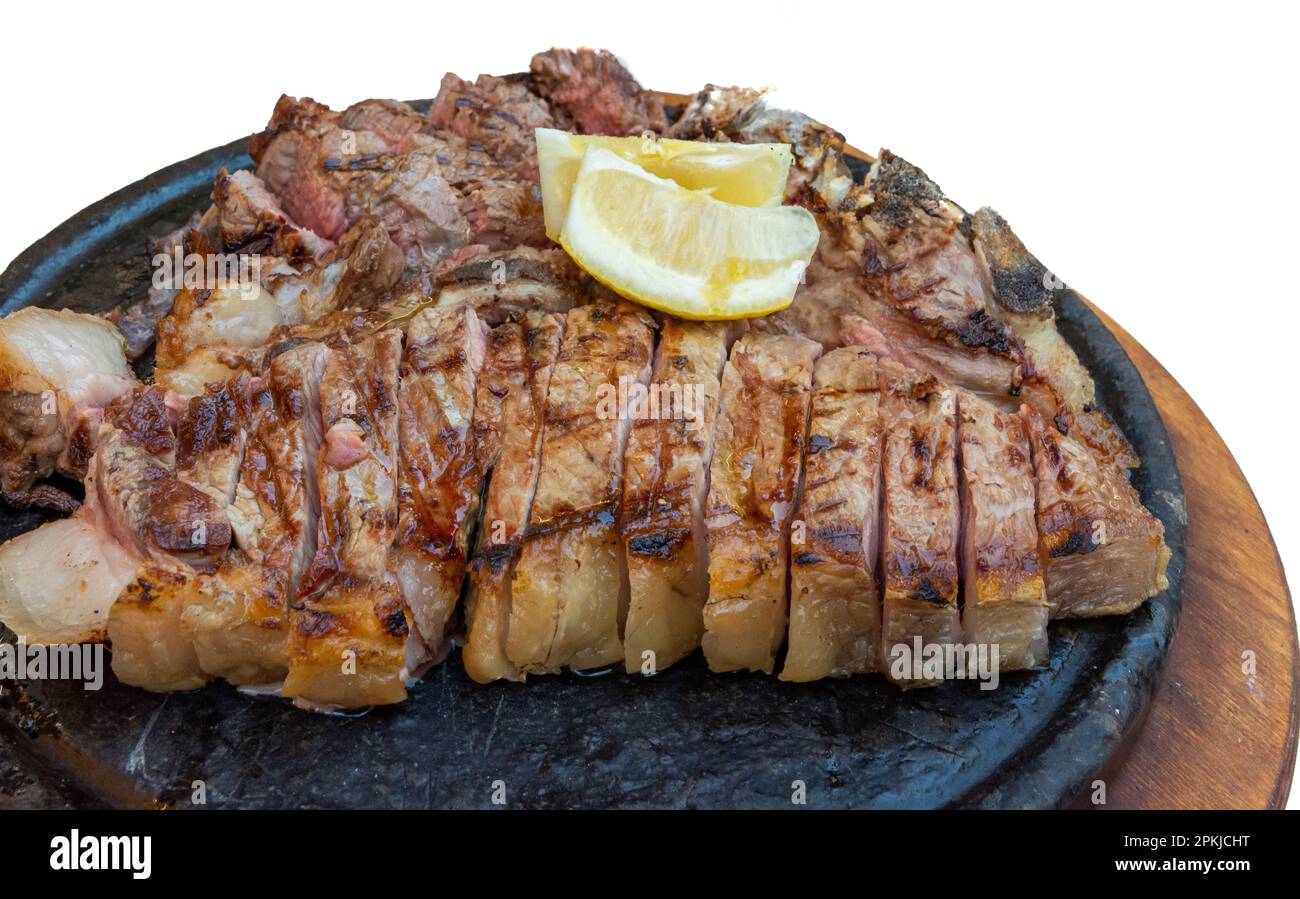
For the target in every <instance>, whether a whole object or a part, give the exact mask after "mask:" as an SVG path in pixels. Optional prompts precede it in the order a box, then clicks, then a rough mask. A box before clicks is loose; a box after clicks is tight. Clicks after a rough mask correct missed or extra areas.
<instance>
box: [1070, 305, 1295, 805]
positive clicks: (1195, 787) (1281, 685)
mask: <svg viewBox="0 0 1300 899" xmlns="http://www.w3.org/2000/svg"><path fill="white" fill-rule="evenodd" d="M1089 305H1090V306H1091V305H1092V304H1089ZM1092 309H1093V311H1094V312H1096V313H1097V315H1098V316H1100V318H1101V320H1102V321H1103V322H1104V323H1105V324H1106V326H1107V327H1108V328H1109V329H1110V330H1111V332H1112V333H1113V334H1114V335H1115V336H1116V337H1117V338H1118V339H1119V342H1120V344H1121V345H1122V346H1123V347H1124V350H1125V351H1126V352H1127V353H1128V355H1129V358H1131V359H1132V360H1133V362H1134V363H1135V364H1136V365H1137V367H1138V370H1139V371H1140V372H1141V373H1142V378H1143V379H1144V380H1145V381H1146V383H1147V387H1148V388H1149V389H1150V390H1151V395H1152V397H1153V398H1154V399H1155V402H1156V406H1158V407H1159V409H1160V415H1161V417H1163V418H1164V421H1165V427H1166V428H1167V429H1168V431H1169V435H1170V437H1171V438H1172V439H1173V442H1174V453H1175V454H1176V455H1177V457H1178V467H1179V469H1180V471H1181V472H1182V475H1183V490H1184V493H1185V495H1186V498H1187V521H1188V534H1187V571H1186V574H1185V575H1184V580H1183V608H1182V615H1181V617H1180V619H1179V623H1178V630H1177V632H1176V633H1175V635H1174V640H1173V644H1172V647H1171V649H1170V654H1169V658H1168V659H1167V660H1166V662H1165V671H1164V674H1163V675H1162V677H1161V681H1160V686H1159V688H1158V689H1157V691H1156V696H1155V700H1154V702H1153V703H1152V705H1151V709H1150V711H1149V713H1148V716H1147V721H1146V724H1145V725H1144V726H1143V727H1142V729H1141V730H1140V731H1139V732H1138V733H1137V735H1136V737H1135V738H1134V739H1133V740H1132V741H1131V743H1130V745H1129V746H1128V747H1127V749H1126V751H1123V752H1121V753H1120V754H1119V755H1118V756H1117V757H1116V759H1115V761H1114V762H1113V763H1112V764H1111V766H1110V767H1109V770H1108V771H1107V772H1105V773H1104V774H1103V775H1102V778H1103V779H1104V780H1105V781H1106V794H1107V795H1106V805H1105V807H1106V808H1140V809H1157V808H1215V809H1220V808H1284V807H1285V806H1286V799H1287V794H1288V793H1289V792H1290V789H1291V778H1292V772H1293V771H1294V768H1295V760H1296V738H1297V732H1298V726H1300V717H1298V715H1300V706H1298V705H1297V698H1298V697H1300V693H1298V692H1297V686H1298V685H1300V679H1297V649H1296V620H1295V612H1294V608H1293V606H1292V604H1291V591H1290V590H1289V589H1288V587H1287V583H1286V575H1285V574H1284V572H1283V570H1282V562H1281V559H1280V558H1279V557H1278V554H1277V547H1276V546H1275V545H1274V543H1273V537H1272V535H1271V534H1270V533H1269V530H1268V524H1267V523H1266V522H1265V521H1264V514H1263V513H1262V512H1261V511H1260V508H1259V503H1257V502H1256V501H1255V495H1254V493H1253V492H1252V491H1251V489H1250V485H1249V484H1248V483H1246V478H1245V476H1244V475H1243V474H1242V473H1241V469H1240V468H1239V467H1238V466H1237V463H1236V460H1234V459H1233V457H1232V453H1231V452H1230V451H1229V450H1228V447H1227V446H1226V445H1225V444H1224V442H1223V439H1222V438H1221V437H1220V436H1219V434H1218V432H1217V431H1215V430H1214V426H1213V425H1211V424H1210V422H1209V419H1207V418H1206V417H1205V414H1204V413H1203V412H1201V410H1200V408H1199V407H1198V406H1197V405H1196V403H1195V402H1194V401H1193V400H1192V398H1191V397H1190V396H1188V395H1187V392H1186V391H1185V390H1183V388H1182V387H1181V386H1179V384H1178V382H1177V381H1175V380H1174V379H1173V377H1172V376H1171V375H1170V374H1169V372H1167V371H1166V370H1165V368H1164V366H1162V365H1161V364H1160V363H1159V362H1158V361H1156V359H1155V357H1153V356H1152V355H1151V354H1150V353H1148V352H1147V351H1146V350H1145V349H1143V348H1142V346H1141V344H1139V343H1138V342H1137V341H1136V340H1134V339H1133V338H1132V337H1131V336H1130V335H1129V334H1128V333H1127V332H1126V331H1124V329H1123V328H1121V327H1120V326H1119V325H1117V324H1116V323H1115V321H1114V320H1113V319H1111V318H1110V317H1109V316H1107V315H1106V314H1105V313H1104V312H1102V311H1101V310H1099V309H1097V308H1096V306H1092ZM1246 652H1252V653H1254V660H1255V673H1254V676H1253V677H1251V676H1250V675H1249V674H1248V673H1246V672H1245V671H1243V665H1244V664H1245V661H1244V659H1243V653H1246ZM1082 804H1084V805H1087V804H1090V803H1089V799H1088V798H1087V797H1085V798H1084V799H1083V800H1082Z"/></svg>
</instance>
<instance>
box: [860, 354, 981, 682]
mask: <svg viewBox="0 0 1300 899" xmlns="http://www.w3.org/2000/svg"><path fill="white" fill-rule="evenodd" d="M881 370H882V372H883V373H884V375H885V386H886V390H887V394H886V397H885V427H886V431H885V454H884V487H885V505H884V524H883V528H882V543H881V553H880V555H881V561H880V567H881V571H882V574H883V578H882V580H883V584H884V601H883V606H882V613H881V665H882V666H884V668H885V670H886V671H887V672H889V675H890V677H891V678H892V679H894V680H895V681H898V682H899V683H901V684H903V685H904V686H909V687H915V686H932V685H934V684H935V683H937V682H938V680H939V678H936V677H927V676H921V677H916V676H914V668H913V663H914V662H916V661H918V659H917V656H918V649H919V652H920V653H927V652H929V651H930V647H939V648H940V649H944V648H946V647H948V646H950V645H952V644H956V643H957V642H958V641H959V640H960V639H961V621H960V618H959V615H958V611H957V577H958V570H957V539H958V527H959V524H960V519H959V513H958V495H957V465H956V455H957V395H956V393H954V392H953V390H952V389H951V388H949V387H947V386H945V385H943V384H941V383H940V382H938V381H936V380H935V379H934V378H932V377H930V376H928V375H924V374H921V373H919V372H915V371H912V370H910V369H904V368H902V367H900V366H897V365H894V364H893V363H891V362H889V361H888V360H882V362H881ZM918 641H919V647H918Z"/></svg>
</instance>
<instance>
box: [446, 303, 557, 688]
mask: <svg viewBox="0 0 1300 899" xmlns="http://www.w3.org/2000/svg"><path fill="white" fill-rule="evenodd" d="M563 335H564V316H562V315H553V314H550V313H545V312H530V313H528V314H527V315H526V316H524V320H523V321H522V322H517V323H516V322H507V323H506V324H503V325H498V326H497V327H496V328H494V329H493V330H492V332H491V333H490V334H489V335H488V345H487V361H486V362H485V363H484V365H483V373H482V375H481V376H480V377H479V382H478V398H477V400H476V401H475V404H474V441H475V452H476V453H477V455H478V460H479V464H480V465H481V466H482V468H483V470H485V471H486V470H491V472H492V475H491V481H490V482H489V485H488V493H487V502H486V503H485V504H484V509H483V519H482V525H481V526H480V529H479V543H478V551H477V553H476V555H475V558H474V562H473V564H472V566H471V569H470V585H471V586H470V595H469V599H468V600H467V603H466V614H467V618H468V623H469V638H468V640H467V642H466V643H465V649H464V652H463V653H462V657H463V659H464V662H465V671H466V673H467V674H469V676H470V677H471V678H473V679H474V680H476V681H478V682H479V683H488V682H490V681H494V680H503V679H504V680H514V681H518V680H523V673H522V672H521V671H520V670H519V669H518V668H517V667H516V666H515V665H514V664H513V663H512V662H511V661H510V659H509V658H508V657H507V655H506V634H507V628H508V626H509V624H510V608H511V596H510V587H511V580H512V579H513V578H514V572H515V564H516V562H517V561H518V559H519V545H520V541H521V540H522V537H523V534H524V532H525V530H526V529H527V528H528V520H529V512H530V510H531V508H532V505H533V494H534V492H535V491H536V490H537V476H538V472H539V471H540V470H541V452H542V428H543V424H544V419H545V414H546V392H547V389H548V387H549V386H550V382H551V372H552V370H553V369H554V367H555V359H556V356H557V355H559V352H560V340H561V338H562V337H563Z"/></svg>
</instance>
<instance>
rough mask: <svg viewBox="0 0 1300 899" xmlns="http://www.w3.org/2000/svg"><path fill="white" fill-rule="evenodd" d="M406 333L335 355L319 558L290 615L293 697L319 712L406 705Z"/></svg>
mask: <svg viewBox="0 0 1300 899" xmlns="http://www.w3.org/2000/svg"><path fill="white" fill-rule="evenodd" d="M401 355H402V336H401V332H399V331H395V330H388V331H381V332H380V333H378V334H376V335H374V336H373V337H370V338H367V339H366V340H364V341H362V342H360V343H358V344H349V345H345V346H341V347H339V348H337V349H333V350H331V351H330V355H329V358H328V359H327V360H326V363H325V373H324V375H323V376H322V378H321V387H320V400H321V419H322V424H323V426H324V437H323V438H322V441H321V449H320V454H319V458H318V459H317V462H316V471H317V479H318V481H319V483H320V504H321V513H320V528H319V534H318V537H317V542H316V555H315V556H314V558H313V559H312V561H311V564H310V565H309V566H308V568H307V572H306V574H305V575H304V577H303V580H302V583H301V584H300V585H299V587H298V594H297V598H296V599H295V601H294V604H293V609H292V611H291V613H290V627H289V675H288V677H286V678H285V682H284V693H285V695H286V696H292V697H295V698H296V699H298V700H300V701H302V702H305V703H309V704H315V705H326V706H335V705H336V706H344V707H355V706H362V705H372V704H382V703H389V702H399V701H401V700H402V699H405V698H406V686H405V684H404V682H403V675H404V665H405V661H406V643H407V638H408V636H409V635H410V622H409V620H408V615H407V611H406V607H405V604H404V603H403V602H402V595H401V589H400V587H399V585H398V581H397V578H396V577H395V576H394V575H393V571H392V565H391V561H390V559H389V547H390V546H391V545H392V542H393V538H394V536H395V534H396V531H397V521H398V504H397V454H398V421H397V415H398V396H397V390H398V367H399V364H400V362H401Z"/></svg>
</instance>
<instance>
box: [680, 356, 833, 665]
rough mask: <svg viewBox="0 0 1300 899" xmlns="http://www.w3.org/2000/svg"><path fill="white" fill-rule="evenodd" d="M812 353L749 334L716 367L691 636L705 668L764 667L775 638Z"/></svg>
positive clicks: (781, 620)
mask: <svg viewBox="0 0 1300 899" xmlns="http://www.w3.org/2000/svg"><path fill="white" fill-rule="evenodd" d="M820 352H821V348H820V346H819V345H818V344H816V343H814V342H812V341H810V340H807V339H806V338H802V337H792V336H775V335H769V334H751V335H747V336H746V337H744V338H742V339H741V340H740V341H739V342H737V343H736V345H735V346H734V347H733V348H732V351H731V357H730V359H729V360H728V362H727V366H726V368H725V369H724V372H723V377H722V394H721V396H722V399H721V411H720V412H719V414H718V424H717V428H716V434H715V440H716V448H715V450H714V457H713V464H712V466H711V468H710V484H709V494H708V503H707V507H706V510H707V511H706V516H707V518H706V521H707V523H708V529H709V531H708V548H709V599H708V603H707V605H706V606H705V609H704V627H705V633H704V636H703V639H702V641H701V643H702V646H703V648H704V655H705V659H706V660H707V661H708V663H709V667H710V669H712V670H714V671H736V670H746V669H748V670H758V671H769V672H770V671H771V670H772V666H773V664H774V662H775V654H776V650H777V649H778V648H779V647H780V645H781V640H782V637H783V636H784V634H785V625H786V612H787V597H786V587H787V575H788V571H787V569H788V559H789V553H790V546H789V535H790V528H791V519H792V517H793V515H792V513H793V512H794V509H795V506H796V503H797V502H798V500H799V487H800V472H801V468H802V457H803V447H804V445H805V443H806V439H807V429H808V412H809V403H810V399H811V395H812V380H813V363H814V360H815V359H816V358H817V356H818V355H820Z"/></svg>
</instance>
